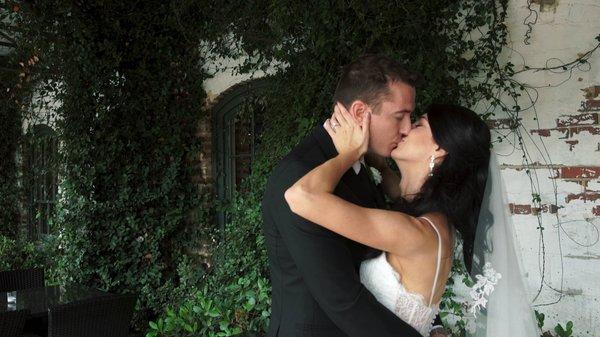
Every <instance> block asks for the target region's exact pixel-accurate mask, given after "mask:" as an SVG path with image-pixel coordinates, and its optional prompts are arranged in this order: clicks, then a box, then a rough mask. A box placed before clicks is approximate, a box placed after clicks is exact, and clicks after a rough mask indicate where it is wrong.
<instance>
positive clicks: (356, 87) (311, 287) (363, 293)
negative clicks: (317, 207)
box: [262, 55, 421, 337]
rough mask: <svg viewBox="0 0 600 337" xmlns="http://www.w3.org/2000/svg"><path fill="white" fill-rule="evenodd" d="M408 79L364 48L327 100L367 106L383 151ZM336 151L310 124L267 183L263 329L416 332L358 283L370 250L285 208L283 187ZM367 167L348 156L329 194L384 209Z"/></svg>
mask: <svg viewBox="0 0 600 337" xmlns="http://www.w3.org/2000/svg"><path fill="white" fill-rule="evenodd" d="M416 81H417V76H416V75H415V74H412V73H410V72H409V71H408V70H406V69H404V67H403V66H402V65H401V64H399V63H398V62H397V61H395V60H393V59H392V58H389V57H387V56H385V55H365V56H362V57H360V58H359V59H357V60H356V61H354V62H352V63H351V64H349V65H348V66H346V67H345V69H344V71H343V73H342V75H341V78H340V81H339V83H338V86H337V89H336V91H335V96H334V100H335V101H339V102H341V103H342V104H344V106H345V107H346V108H347V109H348V111H349V112H350V113H351V114H352V115H353V116H355V117H356V118H357V119H359V120H360V119H361V118H362V116H364V114H366V113H368V112H369V111H371V112H372V118H371V132H370V139H369V152H371V153H375V154H377V155H380V156H383V157H389V156H390V153H391V152H392V150H393V149H394V148H395V147H396V146H397V144H398V142H400V141H401V140H402V138H404V137H405V136H406V135H407V134H408V132H409V131H410V129H411V121H410V114H411V112H412V111H413V109H414V106H415V83H416ZM336 155H337V152H336V150H335V147H334V145H333V142H332V140H331V138H330V137H329V135H328V134H327V132H326V131H325V129H324V128H323V127H322V126H317V127H316V128H315V129H314V130H313V131H312V132H311V133H310V134H309V135H308V136H306V137H305V138H304V139H303V140H302V141H301V142H300V144H298V145H297V146H296V147H295V148H294V149H293V150H292V151H291V152H290V153H289V154H288V155H287V156H286V157H285V158H283V159H282V160H281V162H280V163H279V165H278V166H277V167H276V168H275V169H274V171H273V172H272V174H271V176H270V178H269V181H268V183H267V188H266V191H265V195H264V197H263V201H262V209H263V231H264V235H265V240H266V244H267V251H268V255H269V267H270V271H271V284H272V287H273V290H272V313H271V323H270V326H269V332H268V334H267V336H268V337H275V336H283V337H293V336H314V337H321V336H322V337H337V336H340V337H342V336H350V337H363V336H365V337H366V336H378V337H421V335H420V334H419V333H418V332H417V331H416V330H415V329H413V328H412V327H411V326H410V325H408V324H407V323H406V322H404V321H402V320H401V319H400V318H398V317H397V316H395V315H394V314H393V313H392V312H390V311H389V310H388V309H386V308H385V307H384V306H383V305H382V304H380V303H379V302H377V300H376V299H375V298H374V297H373V295H372V294H371V293H370V292H369V291H368V290H367V289H366V288H365V287H364V286H363V285H362V284H361V283H360V279H359V275H358V267H359V266H360V263H361V261H362V260H364V259H366V258H369V257H374V256H375V255H376V254H377V253H378V252H377V251H374V250H373V249H371V248H368V247H365V246H363V245H361V244H359V243H357V242H354V241H351V240H349V239H346V238H344V237H342V236H340V235H337V234H335V233H333V232H331V231H329V230H327V229H325V228H323V227H321V226H318V225H316V224H314V223H312V222H309V221H307V220H305V219H303V218H301V217H299V216H297V215H295V214H293V213H292V212H291V211H290V208H289V207H288V205H287V203H286V202H285V199H284V197H283V194H284V192H285V190H286V189H287V188H288V187H290V186H291V185H292V184H293V183H294V182H296V181H297V180H299V179H300V178H301V177H302V176H303V175H304V174H306V173H307V172H309V171H310V170H312V169H313V168H315V167H316V166H318V165H320V164H322V163H323V162H325V161H326V160H328V159H330V158H332V157H334V156H336ZM368 170H369V169H368V168H366V167H365V166H364V161H359V162H356V163H355V164H354V165H353V167H352V169H350V170H348V171H347V172H346V173H345V174H344V176H343V177H342V179H341V181H340V183H339V185H338V186H337V187H336V189H335V194H336V195H338V196H340V197H342V198H344V199H346V200H348V201H350V202H353V203H355V204H358V205H361V206H363V207H371V208H385V201H384V199H383V197H382V195H381V193H380V192H379V191H378V190H377V188H376V186H375V185H374V183H373V180H372V178H370V176H369V175H370V172H368ZM322 211H323V212H327V210H326V209H323V210H322Z"/></svg>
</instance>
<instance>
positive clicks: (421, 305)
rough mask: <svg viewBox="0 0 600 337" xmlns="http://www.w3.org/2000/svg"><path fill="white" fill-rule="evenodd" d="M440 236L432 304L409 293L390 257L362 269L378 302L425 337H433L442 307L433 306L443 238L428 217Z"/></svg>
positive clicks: (364, 281) (381, 257) (363, 279)
mask: <svg viewBox="0 0 600 337" xmlns="http://www.w3.org/2000/svg"><path fill="white" fill-rule="evenodd" d="M422 218H423V219H425V220H427V221H428V222H429V223H430V224H431V225H432V226H433V228H434V229H435V231H436V233H437V235H438V259H437V269H436V273H435V275H436V278H435V280H434V281H433V287H432V295H431V298H430V299H429V301H428V302H426V301H425V298H424V297H423V295H421V294H417V293H412V292H409V291H407V290H406V288H405V287H404V285H403V284H402V278H401V275H399V274H398V273H397V272H396V271H395V270H394V268H393V267H392V266H391V265H390V263H389V262H388V261H387V258H386V254H385V253H382V254H381V255H379V256H378V257H376V258H374V259H370V260H366V261H364V262H363V263H362V264H361V266H360V281H361V283H362V284H364V286H365V287H366V288H367V289H368V290H369V291H370V292H371V293H372V294H373V295H374V296H375V298H376V299H377V300H378V301H379V302H380V303H381V304H383V305H384V306H385V307H386V308H388V309H389V310H390V311H392V312H393V313H395V314H396V315H397V316H398V317H400V318H401V319H402V320H403V321H405V322H406V323H408V324H410V325H411V326H412V327H413V328H415V329H416V330H417V331H419V332H420V333H421V334H422V335H423V336H429V331H430V330H431V327H432V325H433V321H434V319H435V316H437V314H438V312H439V303H436V304H434V305H432V303H431V301H432V298H433V289H436V286H437V278H438V274H439V269H440V260H441V248H442V247H441V238H440V234H439V232H438V230H437V228H436V227H435V226H434V225H433V223H431V221H430V220H429V219H427V218H425V217H422Z"/></svg>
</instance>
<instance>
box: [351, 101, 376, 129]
mask: <svg viewBox="0 0 600 337" xmlns="http://www.w3.org/2000/svg"><path fill="white" fill-rule="evenodd" d="M369 111H371V108H370V107H369V106H368V105H367V104H366V103H365V102H363V101H361V100H356V101H354V102H352V104H350V108H349V109H348V112H349V113H350V115H352V117H354V120H355V121H356V122H357V123H358V124H359V125H362V121H363V118H364V117H365V116H366V115H367V113H368V112H369Z"/></svg>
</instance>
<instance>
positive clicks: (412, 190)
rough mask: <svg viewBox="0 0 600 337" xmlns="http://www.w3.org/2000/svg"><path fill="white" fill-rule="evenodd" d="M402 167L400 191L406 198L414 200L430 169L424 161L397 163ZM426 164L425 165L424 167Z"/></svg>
mask: <svg viewBox="0 0 600 337" xmlns="http://www.w3.org/2000/svg"><path fill="white" fill-rule="evenodd" d="M396 164H397V165H398V168H399V169H400V174H401V176H400V193H401V196H402V198H403V199H404V200H409V201H410V200H412V199H414V197H415V196H416V195H417V194H418V193H419V192H420V191H421V188H422V187H423V184H424V183H425V181H426V180H427V178H428V175H429V171H428V168H427V167H426V164H423V163H396ZM423 166H425V167H423Z"/></svg>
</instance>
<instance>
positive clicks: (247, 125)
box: [213, 78, 268, 227]
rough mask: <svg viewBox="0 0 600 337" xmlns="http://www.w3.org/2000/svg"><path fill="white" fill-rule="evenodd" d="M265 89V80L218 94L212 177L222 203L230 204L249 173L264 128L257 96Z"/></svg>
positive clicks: (221, 215) (220, 216)
mask: <svg viewBox="0 0 600 337" xmlns="http://www.w3.org/2000/svg"><path fill="white" fill-rule="evenodd" d="M267 85H268V79H264V78H263V79H257V80H252V81H249V82H244V83H241V84H238V85H236V86H234V87H232V88H230V89H229V90H227V91H226V92H224V93H223V94H221V96H220V97H219V99H218V102H217V104H216V105H215V106H214V108H213V144H214V148H213V150H214V151H213V154H214V155H213V172H214V175H213V176H214V179H215V185H216V186H215V187H216V191H217V195H218V197H219V199H220V200H221V201H223V202H229V201H231V199H232V197H233V194H234V191H239V189H240V187H241V182H242V180H243V179H244V178H246V177H247V176H249V175H250V173H251V171H252V162H253V160H254V157H255V155H256V153H257V151H258V149H259V147H260V135H261V133H262V126H263V123H262V121H263V119H262V115H263V111H264V104H263V103H262V99H261V95H260V93H261V90H263V89H264V88H265V87H266V86H267ZM217 219H218V223H219V225H220V226H221V227H223V226H224V225H225V223H226V222H227V221H228V220H229V219H228V215H227V214H225V213H223V212H220V213H219V214H217Z"/></svg>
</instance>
